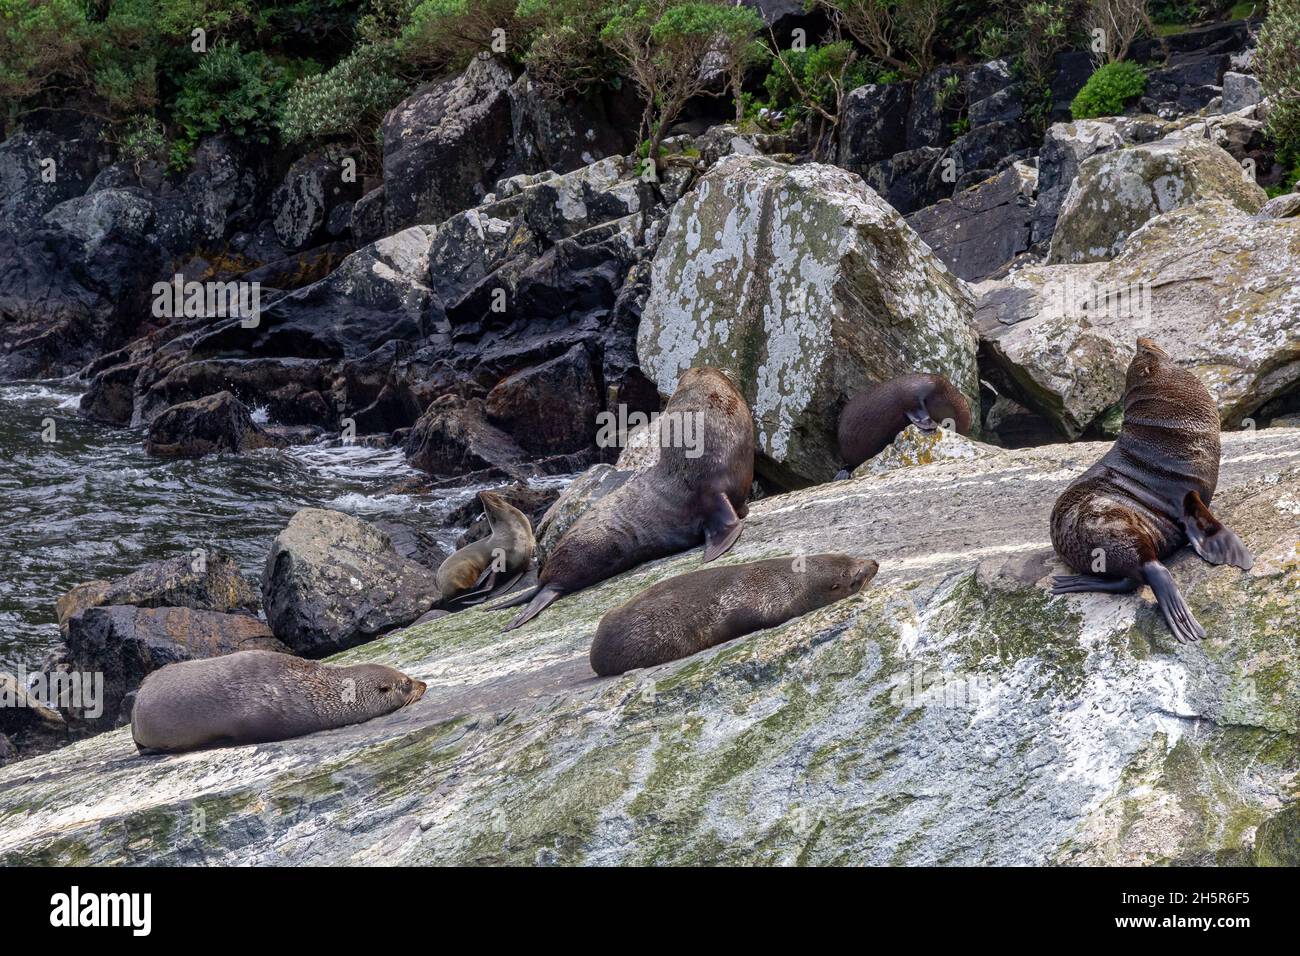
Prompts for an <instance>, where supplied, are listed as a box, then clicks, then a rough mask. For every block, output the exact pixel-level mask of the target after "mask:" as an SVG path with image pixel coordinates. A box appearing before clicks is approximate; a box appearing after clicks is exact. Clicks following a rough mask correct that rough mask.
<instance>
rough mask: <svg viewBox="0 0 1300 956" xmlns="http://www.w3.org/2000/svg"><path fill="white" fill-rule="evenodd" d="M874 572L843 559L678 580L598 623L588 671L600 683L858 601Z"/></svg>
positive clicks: (763, 564)
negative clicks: (856, 597) (845, 601)
mask: <svg viewBox="0 0 1300 956" xmlns="http://www.w3.org/2000/svg"><path fill="white" fill-rule="evenodd" d="M878 568H879V565H877V564H876V562H875V561H872V560H870V559H868V558H855V557H852V556H850V555H847V554H814V555H809V556H807V557H801V558H772V559H770V560H767V561H751V562H750V563H748V564H733V565H730V566H728V567H724V568H708V569H706V570H704V571H693V572H691V573H690V574H681V575H678V576H677V577H675V578H669V579H668V580H667V581H660V582H659V583H658V584H656V585H654V586H653V587H651V588H648V589H647V590H645V591H644V592H642V593H641V594H638V595H637V596H636V597H634V598H633V599H632V600H630V601H628V602H627V603H626V604H624V605H623V606H622V607H617V608H615V609H614V610H612V611H610V612H609V613H608V614H606V615H605V616H604V617H602V618H601V619H600V625H599V626H598V627H597V628H596V639H595V640H594V641H593V642H592V644H591V669H592V670H594V671H595V672H596V673H597V674H599V675H600V676H601V677H608V676H609V675H611V674H622V673H623V672H624V671H629V670H632V669H633V668H635V667H651V666H653V665H655V664H663V663H666V662H667V661H675V660H678V659H679V658H682V657H689V656H690V655H691V654H695V653H697V652H698V651H702V650H705V649H706V648H709V647H713V646H714V645H716V644H721V643H723V642H724V641H730V640H733V639H735V638H737V637H741V636H742V635H745V634H750V633H752V632H754V631H758V630H762V629H763V628H765V627H776V626H777V625H778V624H783V623H785V622H786V621H788V620H790V619H792V618H796V617H800V616H802V615H804V614H807V613H808V612H809V611H815V610H817V608H819V607H825V606H826V605H827V604H833V603H834V602H836V601H839V600H841V599H842V598H846V597H850V596H851V595H854V594H857V593H858V592H859V591H861V590H862V588H863V587H865V586H866V584H867V582H868V581H870V580H871V579H872V578H874V577H875V576H876V571H877V570H878Z"/></svg>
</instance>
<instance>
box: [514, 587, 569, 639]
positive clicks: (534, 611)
mask: <svg viewBox="0 0 1300 956" xmlns="http://www.w3.org/2000/svg"><path fill="white" fill-rule="evenodd" d="M562 597H564V592H563V591H561V590H560V589H559V588H557V587H553V586H551V585H549V584H548V585H546V587H544V588H539V589H538V590H537V593H535V594H534V595H533V599H532V600H531V601H530V602H529V603H528V607H526V608H524V610H523V612H522V613H521V614H520V615H519V616H518V617H516V618H515V619H514V620H513V621H511V622H510V623H509V624H507V625H506V626H505V627H504V628H503V630H506V631H513V630H514V629H515V628H517V627H522V626H523V625H525V624H527V623H528V622H529V621H531V620H532V619H533V618H535V617H537V615H539V614H541V613H542V612H543V611H545V610H546V609H547V608H548V607H550V606H551V604H552V603H554V602H555V601H556V600H557V599H559V598H562ZM500 606H501V607H505V606H506V605H504V604H502V605H500Z"/></svg>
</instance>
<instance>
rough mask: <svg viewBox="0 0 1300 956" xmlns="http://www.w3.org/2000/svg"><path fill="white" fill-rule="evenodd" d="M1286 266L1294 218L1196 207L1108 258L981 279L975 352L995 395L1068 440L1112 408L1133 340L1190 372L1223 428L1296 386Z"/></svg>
mask: <svg viewBox="0 0 1300 956" xmlns="http://www.w3.org/2000/svg"><path fill="white" fill-rule="evenodd" d="M1297 270H1300V220H1297V219H1258V218H1255V217H1252V216H1250V215H1248V214H1246V213H1245V212H1242V211H1241V210H1240V209H1239V208H1237V207H1236V206H1234V205H1232V204H1231V203H1227V202H1222V201H1216V202H1202V203H1197V204H1196V205H1193V206H1187V207H1184V208H1181V209H1176V210H1174V211H1173V212H1170V213H1167V214H1165V215H1163V216H1160V217H1158V218H1156V219H1153V220H1151V221H1150V222H1148V223H1147V224H1146V225H1145V226H1143V227H1142V228H1141V229H1139V230H1138V231H1137V232H1136V233H1135V234H1134V235H1132V236H1131V237H1130V238H1129V239H1128V240H1127V242H1125V243H1124V245H1123V247H1122V249H1121V250H1120V253H1119V255H1117V256H1116V257H1115V258H1114V260H1112V261H1111V262H1108V263H1087V264H1083V265H1078V266H1038V267H1030V268H1025V269H1021V270H1018V271H1016V272H1013V273H1011V275H1010V276H1008V277H1007V279H1006V280H1004V281H996V282H985V283H981V284H980V285H979V286H977V287H976V292H977V293H978V295H979V297H980V304H979V308H978V309H977V313H976V315H977V323H978V324H979V326H980V335H981V345H982V347H983V348H984V350H985V351H986V353H987V354H988V356H989V358H990V359H991V363H990V369H989V370H990V371H991V372H998V373H1000V378H1001V381H1002V383H1004V384H1006V385H1007V392H1008V394H1011V395H1012V396H1013V397H1015V398H1016V399H1017V400H1019V401H1021V402H1022V403H1023V404H1025V405H1027V406H1028V407H1030V408H1031V409H1033V410H1034V411H1037V412H1039V413H1040V414H1042V415H1044V416H1046V417H1047V418H1049V419H1050V420H1051V421H1052V422H1053V423H1054V424H1055V425H1056V426H1057V428H1059V429H1060V431H1061V433H1062V434H1064V435H1067V436H1069V437H1072V438H1073V437H1077V436H1079V435H1080V434H1082V433H1083V432H1084V431H1085V430H1086V429H1087V428H1088V427H1089V425H1091V424H1092V423H1093V422H1094V421H1096V419H1097V418H1098V417H1099V416H1100V415H1102V413H1103V412H1105V410H1106V409H1107V408H1109V407H1110V406H1112V405H1114V404H1115V403H1116V402H1118V401H1119V399H1120V397H1121V395H1122V393H1123V383H1124V370H1125V368H1126V367H1127V365H1128V362H1129V359H1130V358H1131V357H1132V351H1133V341H1134V339H1135V338H1136V337H1137V336H1138V335H1146V336H1149V337H1152V338H1154V339H1156V340H1157V341H1158V342H1160V344H1161V346H1162V347H1163V348H1165V349H1167V350H1168V351H1169V353H1170V354H1171V355H1173V356H1174V358H1175V359H1176V360H1177V361H1178V362H1179V363H1180V364H1182V365H1184V366H1186V367H1188V368H1190V369H1192V370H1193V371H1195V372H1196V373H1197V374H1198V375H1199V376H1200V378H1201V379H1202V381H1204V383H1205V385H1206V387H1207V388H1209V390H1210V394H1211V395H1213V396H1214V398H1215V401H1216V402H1217V403H1218V406H1219V411H1220V415H1221V417H1222V419H1223V422H1224V424H1225V425H1227V426H1236V425H1238V424H1239V423H1241V422H1242V420H1243V419H1244V418H1246V417H1248V416H1250V415H1251V414H1252V413H1253V412H1255V411H1256V410H1257V409H1258V408H1260V407H1261V406H1262V405H1264V404H1265V403H1267V402H1269V401H1271V400H1273V399H1276V398H1278V397H1280V396H1282V395H1285V394H1287V393H1289V392H1290V391H1292V390H1293V389H1294V388H1295V387H1296V384H1297V383H1298V382H1300V352H1297V339H1296V329H1297V323H1298V322H1300V319H1298V318H1297V317H1298V316H1300V291H1297V286H1296V284H1295V279H1294V277H1295V275H1296V273H1297ZM1000 390H1001V389H1000Z"/></svg>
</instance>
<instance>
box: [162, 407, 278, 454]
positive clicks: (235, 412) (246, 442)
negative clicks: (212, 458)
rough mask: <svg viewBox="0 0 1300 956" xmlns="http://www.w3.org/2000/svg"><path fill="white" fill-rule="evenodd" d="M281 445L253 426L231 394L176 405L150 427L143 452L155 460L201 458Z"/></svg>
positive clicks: (248, 416)
mask: <svg viewBox="0 0 1300 956" xmlns="http://www.w3.org/2000/svg"><path fill="white" fill-rule="evenodd" d="M276 445H278V442H276V441H275V439H273V438H272V437H271V436H269V435H267V434H266V433H265V432H263V431H262V429H261V428H259V427H258V426H257V424H255V423H254V421H253V419H252V416H251V415H250V413H249V411H248V408H247V406H245V405H244V403H243V402H241V401H240V400H239V399H237V398H235V396H233V395H231V394H230V393H229V392H218V393H217V394H215V395H208V396H206V397H205V398H199V399H195V400H194V401H192V402H182V403H181V404H179V405H173V406H172V407H171V408H169V409H167V410H166V411H164V412H163V413H162V414H161V415H159V416H158V417H157V418H155V419H154V420H153V421H152V422H151V423H150V425H149V434H148V437H146V438H145V442H144V450H145V451H146V452H147V453H148V454H150V455H153V456H154V457H156V458H201V457H203V456H204V455H210V454H213V453H217V452H236V453H237V452H245V451H251V450H253V449H255V448H268V447H275V446H276Z"/></svg>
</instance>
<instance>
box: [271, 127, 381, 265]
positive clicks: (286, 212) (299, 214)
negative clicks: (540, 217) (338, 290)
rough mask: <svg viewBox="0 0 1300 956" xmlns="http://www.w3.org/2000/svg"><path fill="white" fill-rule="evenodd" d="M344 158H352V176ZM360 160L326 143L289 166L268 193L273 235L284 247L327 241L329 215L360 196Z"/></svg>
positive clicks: (289, 248) (311, 244) (312, 244)
mask: <svg viewBox="0 0 1300 956" xmlns="http://www.w3.org/2000/svg"><path fill="white" fill-rule="evenodd" d="M347 160H351V164H352V165H351V172H352V175H351V176H349V175H348V174H347V172H348V166H347V164H346V161H347ZM359 161H360V157H359V156H358V154H357V152H356V151H355V150H353V151H348V150H343V149H341V148H339V147H336V146H328V147H325V148H324V149H321V150H318V151H316V152H313V153H309V154H308V155H306V156H304V157H302V158H301V159H299V160H297V161H296V162H294V164H293V165H292V166H290V167H289V171H288V172H286V173H285V176H284V180H283V182H281V183H280V185H279V187H277V189H276V190H275V192H274V193H273V194H272V195H271V213H272V222H273V224H274V226H275V235H276V238H278V239H279V240H280V242H281V244H283V245H284V247H285V249H288V250H290V251H297V250H300V249H307V248H309V247H311V246H314V245H317V244H318V243H321V242H324V241H325V240H326V238H327V236H328V233H327V226H328V223H329V218H330V214H331V213H332V212H333V211H334V210H335V209H337V208H339V207H340V206H344V205H346V204H349V203H352V202H355V201H356V200H358V199H360V198H361V183H360V180H359V178H358V177H357V175H356V169H357V163H358V162H359ZM347 212H348V217H347V219H346V220H345V221H346V222H348V223H349V225H350V223H351V210H350V209H348V210H347ZM267 284H268V285H271V284H272V283H267ZM276 287H277V288H284V286H283V285H278V286H276Z"/></svg>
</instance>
